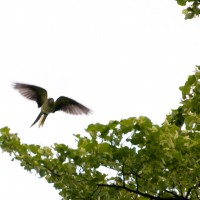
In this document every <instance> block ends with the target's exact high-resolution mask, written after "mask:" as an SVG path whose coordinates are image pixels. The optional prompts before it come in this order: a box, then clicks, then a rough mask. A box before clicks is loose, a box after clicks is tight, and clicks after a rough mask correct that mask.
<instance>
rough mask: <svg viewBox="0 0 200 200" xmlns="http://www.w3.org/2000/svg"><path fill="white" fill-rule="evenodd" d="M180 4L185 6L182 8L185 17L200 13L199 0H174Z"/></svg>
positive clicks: (189, 17) (192, 16)
mask: <svg viewBox="0 0 200 200" xmlns="http://www.w3.org/2000/svg"><path fill="white" fill-rule="evenodd" d="M176 1H177V3H178V4H179V5H180V6H186V7H187V8H186V9H184V10H183V14H184V15H185V19H192V18H194V17H196V16H199V14H200V8H199V5H200V1H199V0H176Z"/></svg>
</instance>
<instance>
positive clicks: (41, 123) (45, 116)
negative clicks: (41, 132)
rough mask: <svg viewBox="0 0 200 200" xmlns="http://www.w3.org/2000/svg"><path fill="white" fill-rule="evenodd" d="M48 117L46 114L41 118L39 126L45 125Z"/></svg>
mask: <svg viewBox="0 0 200 200" xmlns="http://www.w3.org/2000/svg"><path fill="white" fill-rule="evenodd" d="M46 118H47V115H46V114H44V115H43V116H42V117H41V118H40V122H39V127H40V126H43V125H44V122H45V119H46Z"/></svg>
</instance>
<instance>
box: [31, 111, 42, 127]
mask: <svg viewBox="0 0 200 200" xmlns="http://www.w3.org/2000/svg"><path fill="white" fill-rule="evenodd" d="M42 115H43V113H42V112H40V113H39V115H38V116H37V118H36V120H35V121H34V122H33V124H32V125H31V127H32V126H33V125H34V124H35V123H37V121H38V120H39V119H40V117H41V116H42Z"/></svg>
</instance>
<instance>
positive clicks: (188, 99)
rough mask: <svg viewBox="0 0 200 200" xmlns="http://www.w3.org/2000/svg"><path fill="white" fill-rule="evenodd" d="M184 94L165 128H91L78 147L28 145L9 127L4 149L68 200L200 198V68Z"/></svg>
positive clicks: (0, 141)
mask: <svg viewBox="0 0 200 200" xmlns="http://www.w3.org/2000/svg"><path fill="white" fill-rule="evenodd" d="M180 90H181V92H182V101H181V103H180V106H179V108H177V109H174V110H172V112H171V114H169V115H167V116H166V120H165V121H164V123H163V124H162V125H157V124H153V123H152V122H151V120H150V119H148V118H147V117H144V116H140V117H139V118H136V117H131V118H128V119H123V120H121V121H110V122H109V123H108V124H107V125H103V124H100V123H97V124H90V125H89V126H88V128H87V129H86V131H87V133H88V136H87V137H86V136H85V137H82V136H80V135H78V134H77V135H75V137H76V139H77V148H76V149H73V148H70V147H68V146H67V145H65V144H54V145H53V146H52V147H41V146H39V145H35V144H29V145H28V144H23V143H21V142H20V138H19V137H18V136H17V134H12V133H9V128H7V127H5V128H2V129H1V130H0V132H1V135H0V147H1V149H2V150H3V151H4V152H8V153H10V155H11V156H12V158H13V160H18V161H19V162H20V164H21V166H23V167H24V169H26V170H27V171H35V172H36V173H37V174H39V176H40V177H43V178H45V179H46V180H47V182H48V183H53V184H54V187H55V188H56V189H58V190H59V191H60V195H61V196H62V198H63V199H109V200H110V199H111V200H112V199H113V200H114V199H120V200H126V199H127V200H129V199H140V200H142V199H163V200H168V199H200V175H199V174H200V173H199V172H200V158H199V152H200V66H196V71H195V73H194V74H193V75H190V76H189V77H188V79H187V81H186V83H185V85H184V86H181V87H180ZM105 169H109V170H112V171H113V173H112V175H107V174H106V173H105V171H106V172H107V170H105Z"/></svg>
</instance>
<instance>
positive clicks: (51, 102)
mask: <svg viewBox="0 0 200 200" xmlns="http://www.w3.org/2000/svg"><path fill="white" fill-rule="evenodd" d="M48 104H49V105H50V106H53V105H54V99H53V98H49V99H48Z"/></svg>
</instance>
